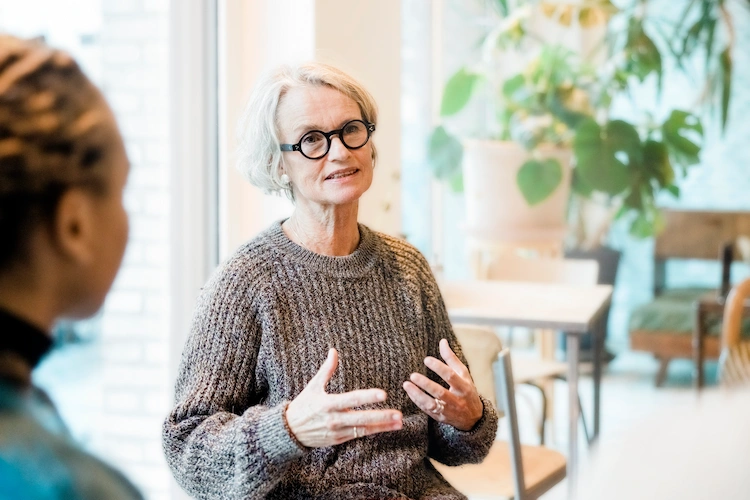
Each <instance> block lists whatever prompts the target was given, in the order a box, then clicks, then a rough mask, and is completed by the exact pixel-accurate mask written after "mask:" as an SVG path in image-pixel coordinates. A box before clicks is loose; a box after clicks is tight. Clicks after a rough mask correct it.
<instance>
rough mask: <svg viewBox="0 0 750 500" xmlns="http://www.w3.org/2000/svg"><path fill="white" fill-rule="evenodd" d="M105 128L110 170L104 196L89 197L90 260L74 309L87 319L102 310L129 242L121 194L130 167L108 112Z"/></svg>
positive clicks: (82, 278)
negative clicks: (91, 235)
mask: <svg viewBox="0 0 750 500" xmlns="http://www.w3.org/2000/svg"><path fill="white" fill-rule="evenodd" d="M106 127H107V129H108V135H110V140H109V143H110V146H109V150H108V151H107V152H106V153H105V158H106V159H105V160H104V161H106V162H108V163H109V168H108V170H109V171H108V173H107V176H106V178H105V190H104V193H103V194H94V193H92V194H91V195H90V197H91V203H92V204H93V208H94V210H93V227H92V234H93V235H94V237H93V238H92V241H91V247H92V248H91V255H92V258H91V260H90V262H89V263H88V265H86V267H85V270H84V272H83V273H82V275H81V276H80V279H81V287H82V289H81V296H80V299H81V303H80V304H77V305H76V306H75V309H76V311H75V313H74V315H76V316H89V315H91V314H93V313H95V312H96V311H97V310H98V309H99V308H100V307H101V305H102V303H103V302H104V299H105V297H106V295H107V292H108V291H109V289H110V287H111V286H112V282H113V281H114V279H115V276H116V275H117V271H118V269H119V268H120V264H121V262H122V257H123V254H124V252H125V245H126V244H127V240H128V231H129V227H128V226H129V224H128V215H127V212H126V211H125V206H124V203H123V192H124V189H125V184H126V182H127V177H128V172H129V170H130V166H129V162H128V158H127V155H126V153H125V147H124V145H123V142H122V137H121V136H120V133H119V131H118V129H117V125H116V123H115V120H114V117H112V115H111V112H109V110H107V124H106Z"/></svg>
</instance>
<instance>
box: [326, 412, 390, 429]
mask: <svg viewBox="0 0 750 500" xmlns="http://www.w3.org/2000/svg"><path fill="white" fill-rule="evenodd" d="M402 421H403V417H402V415H401V412H400V411H398V410H362V411H350V412H342V413H340V414H339V415H338V416H337V418H336V424H335V425H336V427H337V428H341V427H373V428H376V427H378V426H383V427H386V428H388V429H390V428H393V427H396V426H400V425H401V423H402Z"/></svg>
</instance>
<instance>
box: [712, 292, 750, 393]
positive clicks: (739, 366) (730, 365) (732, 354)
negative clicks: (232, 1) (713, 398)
mask: <svg viewBox="0 0 750 500" xmlns="http://www.w3.org/2000/svg"><path fill="white" fill-rule="evenodd" d="M748 313H750V278H747V279H745V280H744V281H742V282H740V283H739V284H737V285H736V286H735V287H734V288H732V290H731V291H730V292H729V295H728V296H727V300H726V305H725V307H724V320H723V323H722V331H721V355H720V358H719V381H720V382H721V384H722V385H725V386H735V385H747V384H750V341H748V340H747V339H745V340H743V339H742V329H743V321H746V318H747V316H748Z"/></svg>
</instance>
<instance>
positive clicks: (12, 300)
mask: <svg viewBox="0 0 750 500" xmlns="http://www.w3.org/2000/svg"><path fill="white" fill-rule="evenodd" d="M33 274H35V273H31V272H13V271H11V272H5V273H3V274H1V275H0V308H2V309H4V310H5V311H7V312H9V313H11V314H13V315H14V316H17V317H19V318H21V319H23V320H24V321H27V322H29V323H31V324H32V325H34V326H36V327H37V328H39V329H41V330H43V331H45V332H47V333H48V334H50V332H51V331H52V326H53V324H54V322H55V319H56V317H57V314H56V311H57V309H56V307H55V304H53V302H54V301H53V300H51V297H50V292H49V291H50V290H52V289H53V288H52V286H46V285H51V284H50V283H45V285H43V286H34V285H33V284H32V281H33V279H32V278H31V276H32V275H33Z"/></svg>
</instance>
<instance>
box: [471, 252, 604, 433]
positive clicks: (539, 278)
mask: <svg viewBox="0 0 750 500" xmlns="http://www.w3.org/2000/svg"><path fill="white" fill-rule="evenodd" d="M598 275H599V264H598V263H597V262H596V261H595V260H590V259H589V260H573V259H562V258H547V257H536V258H523V257H519V256H518V255H515V254H506V255H501V256H497V257H495V258H489V257H485V261H484V262H483V263H482V267H481V274H480V279H490V280H502V281H518V282H527V283H559V284H565V285H572V286H579V285H583V286H592V285H596V283H597V279H598ZM540 307H543V305H542V304H540ZM556 334H557V332H556V331H552V330H541V331H537V332H536V339H537V345H538V347H539V352H540V356H541V357H539V358H529V357H518V356H516V359H515V362H514V372H513V379H514V380H515V381H516V383H518V384H528V385H532V386H534V387H537V388H539V390H540V392H541V394H542V411H541V418H540V426H539V436H540V444H544V440H545V428H546V426H545V423H546V421H547V419H548V418H552V416H553V415H554V408H553V403H554V399H553V396H554V387H553V382H554V380H555V379H560V380H565V374H566V373H567V371H568V364H567V363H565V362H561V361H557V360H556V359H555V358H556V353H555V346H556V344H557V342H555V335H556ZM509 347H511V346H509ZM578 405H579V407H580V408H581V419H582V420H583V426H584V432H585V433H586V438H587V440H590V438H591V436H590V435H589V432H588V429H587V428H586V421H585V418H584V415H583V413H582V406H581V404H580V399H579V401H578Z"/></svg>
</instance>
